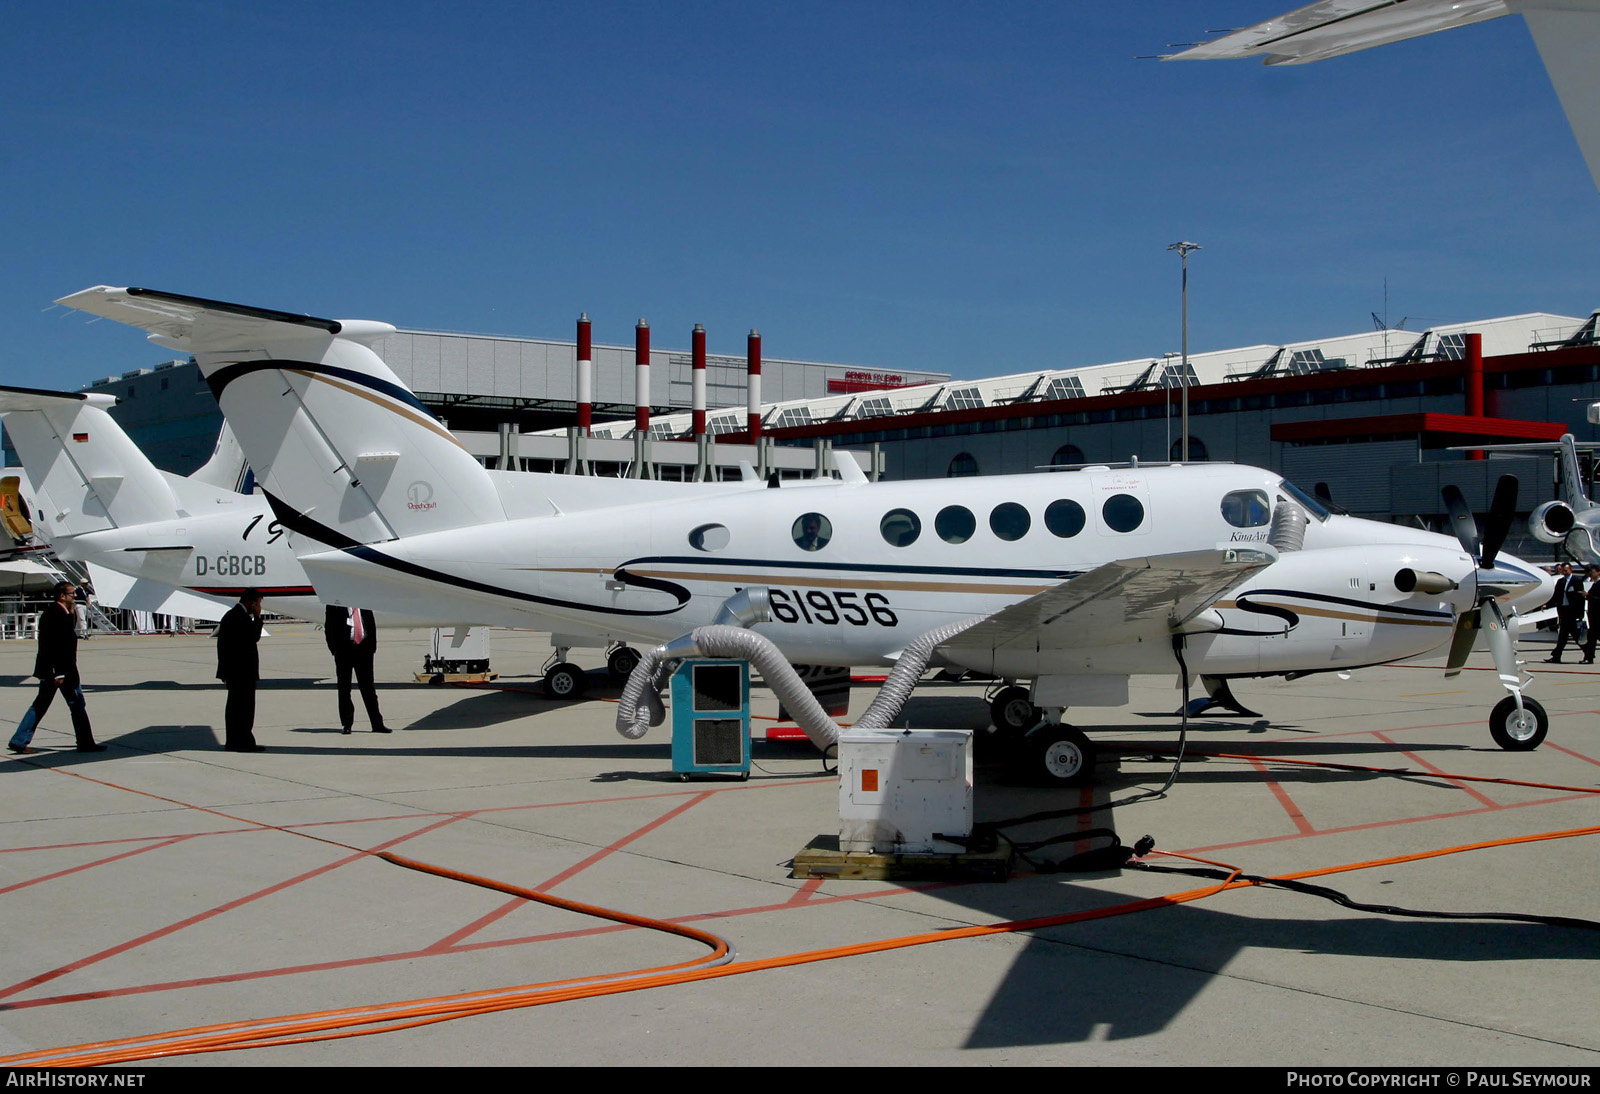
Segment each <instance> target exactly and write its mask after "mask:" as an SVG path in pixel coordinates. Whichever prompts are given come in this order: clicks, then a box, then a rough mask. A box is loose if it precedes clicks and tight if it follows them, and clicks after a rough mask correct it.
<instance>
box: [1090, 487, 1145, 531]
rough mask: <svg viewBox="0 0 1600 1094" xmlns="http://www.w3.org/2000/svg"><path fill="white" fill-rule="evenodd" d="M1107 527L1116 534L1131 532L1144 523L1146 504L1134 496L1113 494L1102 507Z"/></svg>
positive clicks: (1102, 514) (1101, 512) (1101, 513)
mask: <svg viewBox="0 0 1600 1094" xmlns="http://www.w3.org/2000/svg"><path fill="white" fill-rule="evenodd" d="M1100 515H1101V516H1102V517H1104V518H1105V522H1106V527H1108V528H1110V529H1111V530H1112V531H1114V532H1131V531H1133V530H1134V529H1135V528H1137V527H1139V525H1141V524H1143V523H1144V502H1142V501H1140V500H1139V499H1138V498H1136V497H1134V496H1133V495H1132V494H1112V495H1111V496H1110V497H1109V498H1107V499H1106V503H1105V504H1104V505H1102V506H1101V507H1100Z"/></svg>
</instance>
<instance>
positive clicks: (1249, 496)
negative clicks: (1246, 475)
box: [1222, 490, 1272, 528]
mask: <svg viewBox="0 0 1600 1094" xmlns="http://www.w3.org/2000/svg"><path fill="white" fill-rule="evenodd" d="M1222 519H1223V520H1225V521H1227V522H1228V523H1229V524H1231V525H1233V526H1234V527H1235V528H1260V527H1263V526H1264V525H1267V524H1270V523H1271V522H1272V505H1271V503H1270V502H1268V501H1267V492H1266V491H1265V490H1235V491H1233V493H1231V494H1224V495H1223V497H1222Z"/></svg>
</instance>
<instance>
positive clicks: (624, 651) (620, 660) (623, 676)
mask: <svg viewBox="0 0 1600 1094" xmlns="http://www.w3.org/2000/svg"><path fill="white" fill-rule="evenodd" d="M638 664H639V651H638V650H636V649H634V648H633V647H631V646H618V647H617V648H616V649H614V650H612V651H611V652H610V654H608V655H607V656H606V671H607V672H609V673H610V674H611V678H612V679H613V680H624V681H625V680H627V679H628V677H629V676H632V675H633V670H634V668H635V666H637V665H638Z"/></svg>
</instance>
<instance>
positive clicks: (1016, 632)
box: [945, 544, 1277, 651]
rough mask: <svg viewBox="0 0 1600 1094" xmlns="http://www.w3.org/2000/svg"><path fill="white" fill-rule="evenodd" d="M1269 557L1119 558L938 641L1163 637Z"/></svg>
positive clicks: (1092, 641) (1023, 643)
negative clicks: (953, 636)
mask: <svg viewBox="0 0 1600 1094" xmlns="http://www.w3.org/2000/svg"><path fill="white" fill-rule="evenodd" d="M1276 557H1277V553H1276V552H1275V551H1273V550H1272V549H1271V548H1269V547H1266V546H1265V545H1264V544H1263V545H1260V546H1259V547H1252V548H1248V549H1244V548H1238V549H1235V548H1218V549H1216V550H1212V551H1186V552H1184V553H1182V554H1172V555H1151V556H1150V557H1148V558H1128V559H1119V560H1117V561H1116V562H1108V563H1106V564H1105V565H1104V566H1097V567H1096V568H1095V569H1093V570H1090V571H1089V572H1088V573H1086V574H1084V575H1083V576H1082V577H1076V578H1073V579H1072V580H1071V581H1067V582H1063V583H1062V584H1060V585H1057V586H1055V587H1054V588H1050V589H1046V590H1045V591H1044V592H1042V593H1037V594H1035V595H1034V596H1031V597H1029V598H1028V599H1027V600H1023V601H1020V602H1018V603H1016V604H1013V605H1011V606H1010V607H1009V608H1004V609H1002V610H1000V611H998V612H996V613H995V614H994V615H991V616H990V617H989V618H988V619H985V620H984V621H983V622H981V623H977V624H975V625H973V626H971V627H969V628H967V629H966V630H964V631H962V632H961V633H960V634H959V635H957V636H956V637H955V638H952V639H951V640H950V641H949V642H947V643H945V645H946V647H948V648H950V649H974V648H976V649H988V650H1000V649H1007V648H1018V647H1024V648H1031V649H1038V650H1040V651H1043V650H1065V649H1091V648H1095V647H1104V646H1111V645H1119V644H1122V643H1127V642H1134V641H1138V640H1140V639H1145V640H1161V641H1165V640H1167V639H1168V638H1169V637H1170V636H1171V635H1172V634H1173V633H1175V632H1177V631H1180V630H1182V629H1185V628H1184V624H1186V623H1189V622H1190V621H1191V620H1193V619H1194V618H1195V617H1196V616H1198V615H1199V614H1200V613H1201V612H1203V611H1205V610H1206V609H1207V608H1209V607H1210V606H1211V605H1212V604H1214V603H1216V601H1217V600H1218V599H1219V598H1220V597H1221V596H1222V595H1223V594H1224V593H1226V592H1227V591H1228V590H1229V589H1232V588H1233V587H1234V586H1236V585H1238V584H1239V583H1240V582H1242V581H1244V580H1245V579H1246V578H1248V577H1249V576H1250V575H1251V574H1253V573H1255V572H1256V571H1258V570H1261V569H1264V568H1265V567H1267V566H1269V565H1271V564H1272V562H1273V561H1274V560H1275V559H1276ZM1196 629H1200V630H1204V629H1207V628H1205V627H1199V628H1196Z"/></svg>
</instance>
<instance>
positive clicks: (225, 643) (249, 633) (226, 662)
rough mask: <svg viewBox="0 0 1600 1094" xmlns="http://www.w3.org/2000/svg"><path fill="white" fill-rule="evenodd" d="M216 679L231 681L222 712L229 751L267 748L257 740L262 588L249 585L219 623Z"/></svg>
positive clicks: (225, 744) (225, 742) (254, 750)
mask: <svg viewBox="0 0 1600 1094" xmlns="http://www.w3.org/2000/svg"><path fill="white" fill-rule="evenodd" d="M216 637H217V679H218V680H221V681H222V682H223V683H224V684H227V685H228V706H227V710H226V712H225V713H224V715H223V718H224V725H225V726H226V731H227V738H226V740H225V741H224V742H223V745H222V747H223V748H225V749H227V750H228V751H229V752H265V751H266V750H267V749H266V746H265V745H258V744H256V735H255V724H256V681H257V680H259V679H260V678H261V658H260V652H259V651H258V650H257V649H256V643H258V642H260V641H261V592H260V590H258V589H246V590H244V591H243V592H242V593H240V594H239V603H237V604H235V605H234V606H233V607H231V608H229V609H228V614H227V615H225V616H223V617H222V622H221V623H219V624H218V625H217V635H216Z"/></svg>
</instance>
